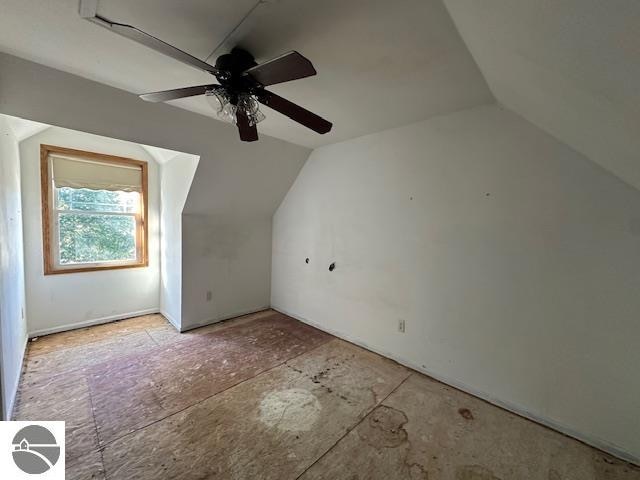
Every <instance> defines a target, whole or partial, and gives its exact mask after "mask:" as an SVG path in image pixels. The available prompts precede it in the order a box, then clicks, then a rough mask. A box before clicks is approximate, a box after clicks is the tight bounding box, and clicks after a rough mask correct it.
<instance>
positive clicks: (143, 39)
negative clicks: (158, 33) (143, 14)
mask: <svg viewBox="0 0 640 480" xmlns="http://www.w3.org/2000/svg"><path fill="white" fill-rule="evenodd" d="M86 18H87V20H89V21H91V22H93V23H96V24H98V25H100V26H102V27H105V28H107V29H109V30H111V31H113V32H115V33H118V34H120V35H122V36H123V37H127V38H129V39H131V40H133V41H136V42H138V43H141V44H142V45H145V46H147V47H149V48H152V49H153V50H155V51H157V52H160V53H163V54H164V55H166V56H168V57H171V58H174V59H175V60H178V61H180V62H182V63H186V64H187V65H191V66H192V67H195V68H199V69H200V70H204V71H205V72H209V73H213V74H215V73H218V72H219V71H218V69H217V68H216V67H214V66H213V65H209V64H208V63H206V62H203V61H202V60H200V59H199V58H196V57H194V56H193V55H189V54H188V53H187V52H183V51H182V50H180V49H179V48H176V47H174V46H173V45H169V44H168V43H167V42H163V41H162V40H160V39H159V38H156V37H154V36H153V35H149V34H148V33H146V32H143V31H142V30H140V29H139V28H136V27H133V26H131V25H126V24H123V23H117V22H112V21H111V20H108V19H106V18H104V17H101V16H100V15H95V16H93V17H86Z"/></svg>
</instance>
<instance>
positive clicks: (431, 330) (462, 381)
mask: <svg viewBox="0 0 640 480" xmlns="http://www.w3.org/2000/svg"><path fill="white" fill-rule="evenodd" d="M306 257H309V258H310V263H309V264H308V265H307V264H305V262H304V260H305V258H306ZM333 261H335V262H336V265H337V268H336V270H335V271H334V272H329V271H328V269H327V267H328V265H329V263H330V262H333ZM638 272H640V192H638V191H637V190H635V189H633V188H631V187H629V186H628V185H627V184H625V183H623V182H622V181H620V180H619V179H617V178H616V177H614V176H613V175H611V174H609V173H608V172H606V171H605V170H603V169H601V168H600V167H598V166H597V165H595V164H594V163H592V162H590V161H588V160H587V159H586V158H585V157H583V156H582V155H580V154H578V153H576V152H575V151H573V150H571V149H569V148H568V147H566V146H564V145H563V144H561V143H559V142H558V141H556V140H554V139H553V138H552V137H550V136H549V135H547V134H545V133H543V132H542V131H541V130H539V129H537V128H536V127H534V126H533V125H531V124H530V123H528V122H526V121H524V120H523V119H521V118H520V117H518V116H516V115H515V114H513V113H510V112H508V111H505V110H502V109H501V108H500V107H497V106H487V107H480V108H476V109H473V110H467V111H463V112H460V113H455V114H452V115H449V116H445V117H440V118H436V119H432V120H429V121H426V122H422V123H417V124H413V125H410V126H406V127H402V128H398V129H393V130H387V131H384V132H381V133H378V134H373V135H369V136H365V137H361V138H358V139H355V140H351V141H347V142H344V143H340V144H336V145H332V146H327V147H323V148H320V149H318V150H315V151H314V152H313V153H312V154H311V156H310V158H309V160H308V162H307V163H306V165H305V166H304V168H303V169H302V171H301V173H300V175H299V176H298V178H297V179H296V181H295V183H294V185H293V186H292V188H291V189H290V191H289V193H288V194H287V196H286V197H285V199H284V201H283V203H282V205H281V206H280V208H279V209H278V211H277V213H276V214H275V216H274V232H273V271H272V297H271V298H272V306H273V307H274V308H276V309H278V310H281V311H283V312H287V313H290V314H292V315H294V316H296V317H298V318H301V319H305V320H306V321H308V322H310V323H314V324H317V325H318V326H320V328H323V329H326V330H328V331H332V332H336V333H337V334H338V335H340V336H343V337H345V338H348V339H352V340H354V341H356V342H358V343H362V344H365V345H368V346H369V347H370V348H372V349H374V350H377V351H380V352H384V353H386V354H387V355H389V356H392V357H394V358H397V359H399V360H401V361H403V362H404V363H406V364H409V365H413V366H416V367H417V368H419V369H422V370H423V371H425V372H429V373H431V374H432V375H433V376H435V377H437V378H440V379H444V380H445V381H447V382H448V383H451V384H454V385H457V386H460V387H462V388H463V389H466V390H468V391H471V392H474V393H476V394H479V395H480V396H483V397H485V398H487V399H489V400H491V401H494V402H496V403H499V404H502V405H505V406H507V407H508V408H511V409H513V410H517V411H519V412H521V413H525V414H527V415H530V416H532V417H534V418H538V419H541V420H542V421H544V422H546V423H548V424H551V425H554V426H555V427H556V428H559V429H561V430H563V431H565V432H568V433H570V434H573V435H575V436H578V437H580V438H583V439H585V440H587V441H588V442H590V443H592V444H595V445H596V446H600V447H604V448H607V449H609V450H610V451H612V452H614V453H617V454H618V455H621V456H626V458H630V459H635V461H636V462H637V461H638V459H640V435H639V434H638V432H640V415H638V411H639V408H640V403H639V399H640V376H639V375H638V365H640V349H639V348H638V338H640V322H639V321H638V317H639V313H640V295H638V291H639V288H638V287H639V286H640V283H639V278H640V277H639V276H638ZM399 319H404V320H405V321H406V333H404V334H402V333H399V332H398V329H397V327H398V320H399Z"/></svg>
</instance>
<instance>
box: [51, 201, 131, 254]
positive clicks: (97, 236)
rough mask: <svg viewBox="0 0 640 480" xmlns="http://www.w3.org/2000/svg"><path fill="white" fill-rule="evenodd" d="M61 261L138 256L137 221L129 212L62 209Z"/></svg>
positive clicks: (60, 229)
mask: <svg viewBox="0 0 640 480" xmlns="http://www.w3.org/2000/svg"><path fill="white" fill-rule="evenodd" d="M58 231H59V233H60V265H69V264H74V263H93V262H109V261H116V260H135V259H136V221H135V218H134V217H133V216H130V215H108V214H106V215H103V214H80V213H66V212H64V213H63V212H61V213H60V214H59V215H58Z"/></svg>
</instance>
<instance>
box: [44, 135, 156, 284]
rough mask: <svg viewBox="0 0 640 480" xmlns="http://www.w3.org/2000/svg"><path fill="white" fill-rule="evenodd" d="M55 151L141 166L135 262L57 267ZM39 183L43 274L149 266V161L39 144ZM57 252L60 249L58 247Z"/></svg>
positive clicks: (113, 162) (82, 157)
mask: <svg viewBox="0 0 640 480" xmlns="http://www.w3.org/2000/svg"><path fill="white" fill-rule="evenodd" d="M52 153H57V154H62V155H71V156H74V157H79V158H80V159H86V160H94V161H99V162H102V163H111V164H115V165H128V166H132V165H135V166H137V167H140V170H141V172H142V191H141V192H140V204H141V205H140V207H141V208H140V213H139V215H138V218H137V222H136V261H134V262H128V261H127V262H120V263H116V262H110V263H108V264H105V265H99V264H95V263H91V264H87V265H86V266H81V265H80V266H72V267H60V266H57V262H56V259H55V258H54V252H53V247H54V242H55V241H56V239H54V238H53V236H54V235H53V232H54V229H53V225H52V222H53V216H54V215H53V214H54V210H53V209H54V201H55V199H54V196H53V195H54V193H55V190H54V188H53V178H52V175H51V167H50V161H49V155H50V154H52ZM40 186H41V195H42V197H41V202H42V242H43V258H44V274H45V275H58V274H64V273H81V272H96V271H101V270H120V269H124V268H141V267H148V266H149V252H148V250H149V229H148V228H147V218H148V215H149V202H148V186H149V182H148V172H147V162H143V161H141V160H135V159H133V158H127V157H118V156H115V155H107V154H104V153H97V152H89V151H86V150H76V149H73V148H66V147H59V146H55V145H45V144H41V145H40ZM56 251H57V249H56Z"/></svg>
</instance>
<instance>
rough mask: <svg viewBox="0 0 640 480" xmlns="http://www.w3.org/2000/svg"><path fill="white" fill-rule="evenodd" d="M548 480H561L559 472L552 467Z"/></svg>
mask: <svg viewBox="0 0 640 480" xmlns="http://www.w3.org/2000/svg"><path fill="white" fill-rule="evenodd" d="M549 480H562V477H561V476H560V474H559V473H558V472H557V471H556V470H554V469H553V468H552V469H551V470H549Z"/></svg>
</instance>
